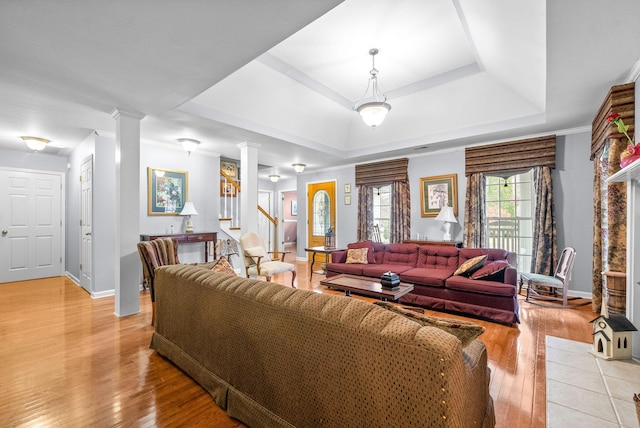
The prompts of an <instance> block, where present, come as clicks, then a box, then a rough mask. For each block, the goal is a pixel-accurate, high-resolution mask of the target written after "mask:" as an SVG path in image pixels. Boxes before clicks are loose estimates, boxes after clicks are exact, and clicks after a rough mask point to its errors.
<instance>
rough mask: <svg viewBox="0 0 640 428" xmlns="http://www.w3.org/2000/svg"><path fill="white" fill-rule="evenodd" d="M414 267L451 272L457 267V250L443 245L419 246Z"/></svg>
mask: <svg viewBox="0 0 640 428" xmlns="http://www.w3.org/2000/svg"><path fill="white" fill-rule="evenodd" d="M416 267H418V268H420V267H422V268H428V269H447V270H451V272H453V271H454V270H455V269H456V268H457V267H458V249H457V248H456V247H447V246H443V245H421V246H420V248H419V249H418V262H417V263H416Z"/></svg>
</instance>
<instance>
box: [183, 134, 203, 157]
mask: <svg viewBox="0 0 640 428" xmlns="http://www.w3.org/2000/svg"><path fill="white" fill-rule="evenodd" d="M178 141H180V144H182V148H183V149H184V150H185V152H187V153H189V155H191V152H195V151H196V149H197V148H198V146H199V145H200V141H198V140H192V139H191V138H180V139H179V140H178Z"/></svg>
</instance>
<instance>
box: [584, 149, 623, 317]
mask: <svg viewBox="0 0 640 428" xmlns="http://www.w3.org/2000/svg"><path fill="white" fill-rule="evenodd" d="M625 148H626V144H625V143H624V142H622V141H620V140H618V139H615V138H613V139H610V140H609V141H608V142H606V143H605V145H604V149H603V151H602V153H601V154H599V155H598V156H595V157H594V162H593V168H594V174H593V175H594V177H593V198H594V211H593V268H592V271H591V280H592V284H591V293H592V297H591V308H592V310H593V311H594V312H600V309H601V306H602V288H603V280H602V272H604V271H613V272H626V270H627V266H626V255H627V188H626V184H625V183H611V184H607V183H606V181H605V180H606V179H607V177H609V176H610V175H612V174H615V173H616V172H618V171H619V170H620V153H621V152H622V151H623V150H624V149H625Z"/></svg>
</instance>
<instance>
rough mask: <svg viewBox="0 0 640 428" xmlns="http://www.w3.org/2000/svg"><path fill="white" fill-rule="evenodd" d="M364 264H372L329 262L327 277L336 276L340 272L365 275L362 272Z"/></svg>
mask: <svg viewBox="0 0 640 428" xmlns="http://www.w3.org/2000/svg"><path fill="white" fill-rule="evenodd" d="M363 266H372V265H369V264H366V265H361V264H352V263H350V264H346V263H327V278H330V277H332V276H335V275H337V274H340V273H346V274H349V275H360V276H362V275H364V274H363V272H362V267H363Z"/></svg>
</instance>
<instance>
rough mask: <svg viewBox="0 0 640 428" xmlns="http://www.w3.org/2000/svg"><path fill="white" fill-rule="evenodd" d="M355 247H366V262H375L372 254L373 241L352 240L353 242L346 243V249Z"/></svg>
mask: <svg viewBox="0 0 640 428" xmlns="http://www.w3.org/2000/svg"><path fill="white" fill-rule="evenodd" d="M356 248H367V249H368V250H369V252H367V263H375V262H376V259H375V257H374V256H373V242H371V241H360V242H354V243H353V244H348V245H347V249H356Z"/></svg>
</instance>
